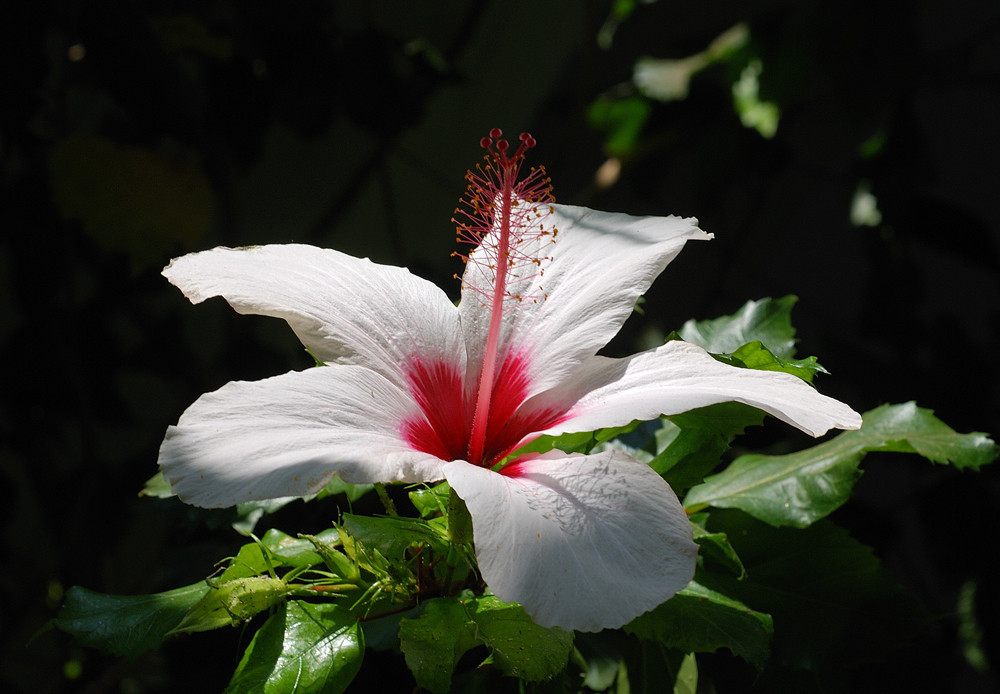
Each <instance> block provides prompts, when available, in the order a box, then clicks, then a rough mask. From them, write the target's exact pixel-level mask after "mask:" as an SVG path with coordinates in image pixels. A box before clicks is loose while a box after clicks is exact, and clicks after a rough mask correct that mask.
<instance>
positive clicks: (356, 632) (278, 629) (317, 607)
mask: <svg viewBox="0 0 1000 694" xmlns="http://www.w3.org/2000/svg"><path fill="white" fill-rule="evenodd" d="M363 656H364V638H363V636H362V633H361V630H360V628H359V626H358V622H357V620H356V618H355V617H354V616H353V615H352V614H351V613H350V612H349V611H348V610H346V609H344V608H342V607H340V606H339V605H336V604H331V603H320V604H310V603H306V602H302V601H300V600H293V601H291V602H289V603H287V604H286V605H283V606H282V608H281V609H280V610H279V611H278V612H276V613H275V614H273V615H272V616H271V617H270V618H269V619H268V620H267V622H266V623H265V624H264V626H262V627H261V628H260V629H259V630H258V631H257V633H256V635H255V636H254V638H253V640H252V641H251V642H250V645H249V646H247V649H246V652H245V653H244V654H243V659H242V660H241V661H240V664H239V665H238V666H237V667H236V672H235V673H233V678H232V680H230V682H229V686H228V687H226V693H225V694H339V693H340V692H343V691H344V690H345V689H347V687H348V685H350V683H351V681H352V680H353V679H354V677H355V675H357V673H358V670H360V668H361V661H362V658H363Z"/></svg>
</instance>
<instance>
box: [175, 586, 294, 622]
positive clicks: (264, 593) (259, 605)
mask: <svg viewBox="0 0 1000 694" xmlns="http://www.w3.org/2000/svg"><path fill="white" fill-rule="evenodd" d="M288 593H289V587H288V585H287V584H286V583H285V582H284V581H282V580H281V579H280V578H271V577H270V576H248V577H246V578H237V579H234V580H231V581H227V582H225V583H223V582H221V581H219V582H215V581H210V582H209V591H208V592H207V593H205V595H204V597H202V599H201V600H199V601H198V602H197V603H196V604H195V605H193V606H192V607H191V608H190V609H189V610H188V611H187V613H186V614H185V615H184V619H182V620H181V622H180V624H178V625H177V626H176V627H175V628H174V629H173V630H172V631H171V632H170V633H171V634H175V633H176V634H182V633H192V632H196V631H209V630H211V629H219V628H221V627H226V626H235V625H237V624H240V623H241V622H245V621H247V620H248V619H250V618H251V617H253V616H254V615H256V614H258V613H260V612H263V611H264V610H266V609H268V608H270V607H273V606H274V605H276V604H278V603H279V602H281V601H283V600H284V599H285V596H286V595H288Z"/></svg>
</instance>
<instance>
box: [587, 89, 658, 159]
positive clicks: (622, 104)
mask: <svg viewBox="0 0 1000 694" xmlns="http://www.w3.org/2000/svg"><path fill="white" fill-rule="evenodd" d="M652 110H653V109H652V106H650V104H649V102H648V101H647V100H646V99H644V98H642V97H639V96H629V97H625V98H621V99H608V98H599V99H597V100H596V101H594V102H593V103H592V104H591V105H590V108H589V109H588V110H587V120H589V121H590V124H591V125H592V126H593V127H594V128H595V129H597V130H599V131H601V132H602V133H604V150H605V152H607V154H608V155H609V156H612V157H621V156H627V155H628V154H631V153H632V151H633V150H634V149H635V148H636V146H637V145H638V142H639V137H640V135H641V134H642V130H643V128H644V127H645V125H646V121H648V120H649V117H650V115H651V114H652Z"/></svg>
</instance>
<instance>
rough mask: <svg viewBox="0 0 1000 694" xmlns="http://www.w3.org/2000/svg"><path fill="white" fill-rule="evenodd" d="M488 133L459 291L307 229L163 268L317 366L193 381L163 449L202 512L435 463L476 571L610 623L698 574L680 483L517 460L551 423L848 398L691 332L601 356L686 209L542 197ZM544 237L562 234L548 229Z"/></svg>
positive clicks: (811, 416)
mask: <svg viewBox="0 0 1000 694" xmlns="http://www.w3.org/2000/svg"><path fill="white" fill-rule="evenodd" d="M499 135H500V133H499V131H494V132H493V133H491V136H492V138H491V139H486V138H484V146H486V147H487V148H488V150H489V152H490V156H489V158H488V163H487V164H486V165H485V167H484V168H478V167H477V173H470V175H469V177H468V178H469V180H470V192H469V197H468V199H467V203H468V207H466V208H464V211H461V212H460V216H462V215H464V216H462V219H465V220H466V221H465V222H464V223H460V224H459V234H460V240H465V241H469V242H471V243H473V244H478V248H477V249H476V250H474V251H473V252H472V253H470V254H469V256H468V258H467V260H468V263H467V266H466V272H465V274H464V276H463V278H462V280H463V291H462V300H461V302H460V304H459V306H457V307H456V306H455V305H454V304H453V303H452V302H451V301H449V300H448V298H447V296H446V295H445V293H444V292H443V291H442V290H440V289H439V288H437V287H436V286H434V285H432V284H430V283H429V282H427V281H425V280H422V279H420V278H419V277H416V276H414V275H412V274H410V273H409V272H408V271H407V270H405V269H403V268H398V267H391V266H386V265H378V264H375V263H372V262H370V261H369V260H367V259H359V258H354V257H351V256H348V255H345V254H343V253H339V252H337V251H334V250H326V249H320V248H315V247H311V246H301V245H274V246H260V247H252V248H242V249H229V248H216V249H214V250H210V251H206V252H203V253H195V254H191V255H187V256H184V257H182V258H177V259H175V260H174V261H173V262H171V263H170V265H168V266H167V268H166V269H165V270H164V275H165V276H166V277H167V278H168V279H169V280H170V281H171V282H172V283H173V284H175V285H177V286H178V287H179V288H180V289H181V290H182V291H183V292H184V294H185V295H186V296H187V297H188V298H189V299H190V300H191V301H192V302H194V303H198V302H201V301H203V300H205V299H207V298H209V297H212V296H223V297H225V299H226V300H227V301H228V302H229V303H230V304H231V305H232V306H233V308H235V309H236V310H237V311H238V312H240V313H251V314H261V315H268V316H274V317H277V318H282V319H284V320H286V321H287V322H288V324H289V325H290V326H291V327H292V329H293V330H294V331H295V334H296V335H297V336H298V338H299V339H300V340H301V341H302V343H303V344H304V345H305V346H306V347H307V348H308V349H309V351H310V352H311V353H312V354H313V355H314V356H315V357H316V358H317V359H319V360H321V361H322V362H324V363H325V364H326V365H327V366H324V367H317V368H312V369H308V370H306V371H302V372H290V373H286V374H284V375H281V376H275V377H272V378H268V379H265V380H262V381H256V382H242V381H241V382H233V383H228V384H226V385H225V386H223V387H222V388H220V389H219V390H217V391H215V392H213V393H208V394H206V395H203V396H202V397H201V398H199V399H198V401H197V402H195V403H194V404H193V405H192V406H191V407H190V408H189V409H188V410H187V411H186V412H185V413H184V414H183V415H182V416H181V418H180V421H179V422H178V424H177V425H176V426H173V427H170V428H169V430H168V431H167V434H166V437H165V439H164V441H163V445H162V447H161V449H160V465H161V466H162V469H163V472H164V475H165V477H166V478H167V480H168V481H169V482H170V484H171V485H172V488H173V490H174V491H175V492H176V493H177V494H178V495H179V496H180V497H181V499H183V500H184V501H186V502H188V503H192V504H196V505H199V506H231V505H234V504H237V503H240V502H243V501H247V500H251V499H268V498H275V497H287V496H300V495H307V494H310V493H313V492H316V491H318V490H319V489H321V488H322V487H323V486H324V485H325V484H326V483H327V482H328V480H329V479H330V478H331V476H332V475H334V474H335V473H336V474H338V475H339V476H340V477H341V478H343V479H344V480H345V481H347V482H351V483H372V482H396V481H402V482H421V481H424V482H431V481H437V480H441V479H447V480H448V482H449V483H450V484H451V486H452V488H453V489H454V490H455V492H456V493H457V494H458V495H459V496H460V497H461V498H462V499H463V500H464V501H465V503H466V505H467V506H468V509H469V512H470V514H471V516H472V522H473V534H474V542H475V550H476V556H477V560H478V563H479V568H480V570H481V572H482V575H483V577H484V579H485V581H486V582H487V584H488V585H489V586H490V588H491V589H492V590H493V592H494V593H495V594H496V595H497V596H498V597H499V598H500V599H502V600H505V601H510V602H518V603H521V604H522V605H523V606H524V608H525V610H526V611H527V612H528V613H529V614H530V615H531V616H532V618H533V619H534V620H535V621H536V622H538V623H539V624H541V625H543V626H559V627H562V628H565V629H578V630H582V631H597V630H600V629H602V628H609V627H618V626H621V625H622V624H624V623H626V622H628V621H630V620H631V619H633V618H634V617H636V616H638V615H639V614H642V613H643V612H645V611H647V610H650V609H652V608H654V607H656V606H657V605H659V604H661V603H662V602H664V601H666V600H667V599H669V598H670V597H672V596H673V595H674V593H676V592H677V591H678V590H680V589H681V588H683V587H684V586H685V585H687V583H688V582H689V581H690V579H691V577H692V575H693V573H694V566H695V557H696V545H695V544H694V542H693V541H692V539H691V526H690V523H689V522H688V521H687V518H686V516H685V513H684V510H683V509H682V508H681V505H680V503H679V502H678V500H677V497H676V495H675V494H674V492H673V491H672V490H671V489H670V487H669V486H668V485H667V484H666V482H664V481H663V479H662V478H661V477H660V476H659V475H657V474H656V473H655V472H653V471H652V470H651V469H650V468H649V467H648V466H647V465H645V464H643V463H640V462H638V461H636V460H634V459H632V458H630V457H629V456H627V455H625V454H623V453H620V452H614V451H608V452H603V453H599V454H594V455H568V454H564V453H559V452H553V453H549V454H545V455H542V456H523V457H521V458H519V459H514V460H511V461H509V462H507V463H506V464H505V466H504V467H502V468H500V469H499V471H494V468H496V466H497V465H498V464H500V463H501V462H503V461H504V460H505V459H506V458H507V457H508V456H510V454H512V453H513V452H515V451H516V450H517V449H518V448H519V447H520V446H522V445H524V444H525V443H527V442H530V441H532V440H533V439H535V438H537V437H538V436H540V435H542V434H560V433H565V432H580V431H591V430H594V429H596V428H599V427H613V426H621V425H625V424H627V423H629V422H631V421H633V420H636V419H640V420H646V419H653V418H656V417H659V416H660V415H663V414H676V413H680V412H684V411H686V410H689V409H692V408H695V407H701V406H704V405H710V404H713V403H718V402H724V401H739V402H743V403H746V404H748V405H752V406H754V407H758V408H760V409H762V410H765V411H767V412H769V413H771V414H773V415H774V416H776V417H778V418H780V419H782V420H784V421H786V422H789V423H791V424H793V425H795V426H797V427H799V428H801V429H803V430H805V431H807V432H809V433H810V434H813V435H820V434H822V433H823V432H825V431H826V430H828V429H829V428H832V427H840V428H856V427H858V426H859V425H860V422H861V419H860V417H859V416H858V415H857V413H855V412H854V411H852V410H851V409H850V408H849V407H847V406H846V405H844V404H842V403H840V402H838V401H836V400H833V399H831V398H828V397H825V396H823V395H820V394H819V393H817V392H816V391H815V390H814V389H813V388H812V387H810V386H809V385H807V384H806V383H804V382H802V381H801V380H799V379H797V378H795V377H793V376H789V375H786V374H781V373H774V372H768V371H752V370H748V369H739V368H735V367H731V366H727V365H724V364H722V363H720V362H718V361H716V360H715V359H714V358H712V357H711V356H710V355H709V354H707V353H706V352H705V351H704V350H702V349H700V348H699V347H696V346H694V345H691V344H687V343H683V342H669V343H667V344H664V345H663V346H661V347H659V348H657V349H654V350H651V351H648V352H643V353H640V354H636V355H634V356H632V357H629V358H626V359H611V358H607V357H603V356H596V353H597V351H598V350H599V349H600V348H601V347H603V346H604V345H605V344H606V343H607V342H608V341H609V340H610V339H611V338H612V337H613V336H614V335H615V333H616V332H617V331H618V330H619V328H620V327H621V325H622V323H623V322H624V321H625V319H626V318H627V317H628V315H629V314H630V313H631V311H632V308H633V306H634V305H635V302H636V300H637V299H638V297H639V296H640V295H642V294H643V293H644V292H645V291H646V289H647V288H648V287H649V285H650V284H651V283H652V281H653V279H655V278H656V276H657V275H659V273H660V272H661V271H662V270H663V269H664V267H665V266H666V265H667V263H669V262H670V261H671V260H672V259H673V258H674V257H675V256H676V255H677V253H678V252H679V251H680V249H681V248H682V247H683V246H684V244H685V243H686V242H687V241H688V240H689V239H708V238H711V236H710V235H708V234H706V233H705V232H703V231H701V230H700V229H698V228H697V222H696V220H694V219H680V218H677V217H631V216H628V215H624V214H611V213H606V212H597V211H594V210H589V209H585V208H581V207H569V206H562V205H554V204H550V203H549V202H548V200H549V187H548V179H546V178H545V177H544V170H542V169H539V170H533V171H532V173H530V174H529V175H528V176H527V177H525V178H524V179H523V180H520V181H518V174H519V167H520V163H521V161H522V159H523V152H524V150H525V149H527V148H528V147H530V146H532V145H533V144H534V142H533V140H531V139H530V137H528V138H527V139H525V136H522V140H521V146H520V147H519V148H518V150H517V152H516V153H514V154H513V155H509V154H508V152H507V148H506V143H504V142H503V141H502V140H497V138H498V137H499ZM553 240H554V242H553Z"/></svg>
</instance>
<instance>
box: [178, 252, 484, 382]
mask: <svg viewBox="0 0 1000 694" xmlns="http://www.w3.org/2000/svg"><path fill="white" fill-rule="evenodd" d="M163 275H164V276H165V277H166V278H167V279H169V280H170V282H172V283H173V284H174V285H176V286H177V287H178V288H180V289H181V291H183V292H184V295H185V296H187V297H188V298H189V299H190V300H191V301H192V302H193V303H200V302H202V301H204V300H205V299H207V298H209V297H212V296H222V297H225V299H226V301H228V302H229V303H230V304H231V305H232V306H233V308H234V309H236V310H237V311H238V312H240V313H252V314H260V315H265V316H274V317H277V318H283V319H285V320H286V321H288V324H289V325H290V326H291V327H292V329H293V330H294V331H295V334H296V335H297V336H298V337H299V339H300V340H301V341H302V343H303V344H304V345H305V346H306V347H307V348H308V349H309V350H310V351H311V352H312V354H313V355H314V356H315V357H316V358H317V359H319V360H321V361H323V362H327V363H340V364H359V365H362V366H367V367H368V368H371V369H374V370H375V371H378V372H379V373H381V374H382V375H384V376H386V377H387V378H389V379H391V380H392V381H394V382H395V383H397V384H399V385H403V384H405V376H404V375H403V374H402V373H401V365H404V364H406V363H407V361H408V360H409V359H411V358H413V357H420V358H424V359H434V358H438V359H441V360H443V361H444V362H446V363H448V364H452V365H456V366H458V367H459V368H460V369H462V370H464V368H465V346H464V340H463V337H462V333H461V327H460V324H459V319H458V310H457V309H456V308H455V306H454V304H452V302H451V301H449V300H448V297H447V296H446V295H445V293H444V292H443V291H442V290H441V289H439V288H438V287H436V286H435V285H433V284H431V283H430V282H427V281H426V280H423V279H421V278H419V277H416V276H415V275H412V274H410V272H409V271H408V270H406V269H405V268H399V267H393V266H391V265H379V264H376V263H373V262H371V261H370V260H368V259H366V258H365V259H362V258H355V257H353V256H349V255H346V254H344V253H340V252H338V251H334V250H330V249H324V248H316V247H313V246H304V245H295V244H291V245H272V246H251V247H247V248H215V249H213V250H210V251H205V252H202V253H192V254H190V255H186V256H183V257H181V258H175V259H174V260H173V261H171V263H170V264H169V265H168V266H167V267H166V268H165V269H164V270H163Z"/></svg>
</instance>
